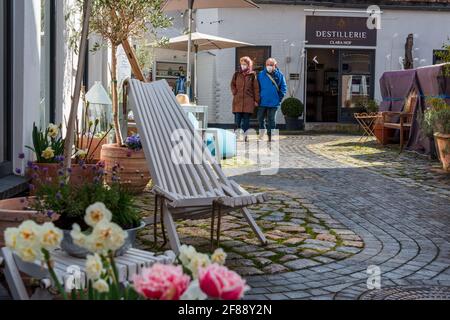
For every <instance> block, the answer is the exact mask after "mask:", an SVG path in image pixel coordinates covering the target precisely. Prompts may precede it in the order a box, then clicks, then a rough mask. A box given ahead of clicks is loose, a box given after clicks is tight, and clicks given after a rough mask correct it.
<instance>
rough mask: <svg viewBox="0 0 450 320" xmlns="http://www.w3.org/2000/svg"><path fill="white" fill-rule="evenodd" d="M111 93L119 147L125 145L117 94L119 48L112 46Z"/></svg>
mask: <svg viewBox="0 0 450 320" xmlns="http://www.w3.org/2000/svg"><path fill="white" fill-rule="evenodd" d="M111 91H112V92H111V93H112V107H113V122H114V131H115V133H116V143H117V144H118V145H119V146H122V145H123V138H122V132H121V131H120V123H119V97H118V93H117V46H116V45H115V44H112V46H111Z"/></svg>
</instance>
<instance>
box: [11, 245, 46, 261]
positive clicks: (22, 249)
mask: <svg viewBox="0 0 450 320" xmlns="http://www.w3.org/2000/svg"><path fill="white" fill-rule="evenodd" d="M15 252H16V254H17V255H18V256H19V258H20V259H22V260H23V261H26V262H34V261H36V260H42V252H41V250H40V248H39V247H36V246H23V245H19V246H18V247H17V248H16V250H15Z"/></svg>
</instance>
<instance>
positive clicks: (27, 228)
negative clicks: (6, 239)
mask: <svg viewBox="0 0 450 320" xmlns="http://www.w3.org/2000/svg"><path fill="white" fill-rule="evenodd" d="M40 232H41V228H40V227H39V225H38V224H36V222H34V221H32V220H27V221H24V222H22V224H21V225H20V226H19V229H18V234H17V239H16V241H17V242H16V245H17V246H19V245H20V246H22V247H35V246H37V245H38V244H39V233H40Z"/></svg>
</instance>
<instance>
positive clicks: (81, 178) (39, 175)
mask: <svg viewBox="0 0 450 320" xmlns="http://www.w3.org/2000/svg"><path fill="white" fill-rule="evenodd" d="M96 168H97V167H96V164H86V165H83V166H80V165H79V164H72V167H71V170H72V173H71V175H70V183H71V184H73V185H75V186H79V185H82V184H83V183H86V182H93V181H94V178H95V176H96ZM61 170H62V168H61V165H60V164H58V163H33V166H32V167H31V168H27V171H26V174H27V176H28V177H30V178H31V182H30V183H31V184H32V185H34V186H39V184H40V183H44V182H45V183H55V184H56V183H58V182H59V179H58V178H59V177H60V176H61V173H62V172H61ZM31 194H33V190H31Z"/></svg>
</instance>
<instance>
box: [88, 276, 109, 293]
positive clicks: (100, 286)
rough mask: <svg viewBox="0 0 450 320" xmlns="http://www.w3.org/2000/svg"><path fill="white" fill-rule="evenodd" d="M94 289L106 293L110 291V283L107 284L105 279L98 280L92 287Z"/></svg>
mask: <svg viewBox="0 0 450 320" xmlns="http://www.w3.org/2000/svg"><path fill="white" fill-rule="evenodd" d="M92 288H94V289H95V290H97V291H98V292H100V293H106V292H108V291H109V285H108V282H106V281H105V280H103V279H98V280H97V281H95V282H94V284H93V285H92Z"/></svg>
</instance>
